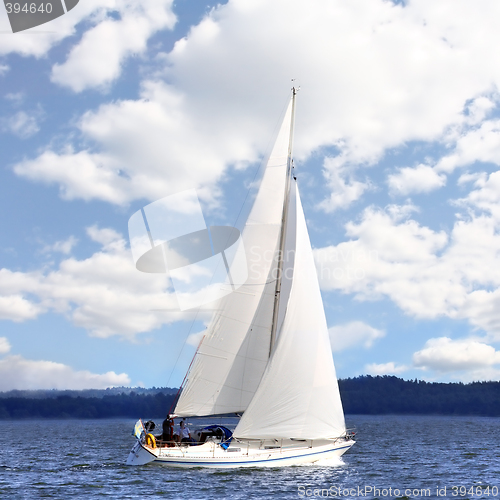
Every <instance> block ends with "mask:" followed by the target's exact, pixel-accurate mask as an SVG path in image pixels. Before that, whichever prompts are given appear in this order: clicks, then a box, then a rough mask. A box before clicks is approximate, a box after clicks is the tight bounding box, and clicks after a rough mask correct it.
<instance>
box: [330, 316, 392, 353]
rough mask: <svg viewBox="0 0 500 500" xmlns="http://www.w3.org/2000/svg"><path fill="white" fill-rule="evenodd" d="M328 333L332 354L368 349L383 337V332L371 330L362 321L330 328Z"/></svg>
mask: <svg viewBox="0 0 500 500" xmlns="http://www.w3.org/2000/svg"><path fill="white" fill-rule="evenodd" d="M328 332H329V334H330V342H331V344H332V351H334V352H338V351H343V350H344V349H350V348H353V347H359V346H363V347H364V348H365V349H369V348H370V347H371V346H372V345H373V343H374V342H375V341H376V340H377V339H380V338H382V337H384V336H385V332H384V331H383V330H378V329H377V328H373V327H372V326H370V325H367V324H366V323H363V322H362V321H351V322H350V323H346V324H344V325H336V326H332V327H330V328H329V329H328Z"/></svg>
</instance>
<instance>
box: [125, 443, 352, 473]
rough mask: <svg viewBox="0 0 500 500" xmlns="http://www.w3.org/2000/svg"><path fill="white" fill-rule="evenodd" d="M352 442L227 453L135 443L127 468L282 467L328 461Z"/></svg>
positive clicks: (256, 446)
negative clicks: (161, 466) (154, 446)
mask: <svg viewBox="0 0 500 500" xmlns="http://www.w3.org/2000/svg"><path fill="white" fill-rule="evenodd" d="M353 444H354V441H352V440H345V439H336V440H322V441H312V442H311V441H309V442H307V443H304V442H300V443H297V442H294V441H291V440H287V442H283V443H282V444H281V443H280V444H279V445H277V444H276V442H275V441H257V442H255V441H251V442H245V443H242V442H240V443H234V444H233V443H231V446H229V448H228V449H227V450H224V449H223V448H221V446H220V445H219V444H218V443H215V442H208V443H204V444H202V445H199V446H191V445H184V444H183V445H181V446H179V445H177V446H175V447H171V448H150V447H149V446H147V445H145V444H142V443H141V442H140V441H137V443H136V444H135V446H134V447H133V448H132V451H131V452H130V454H129V456H128V459H127V465H144V464H147V463H155V464H162V465H168V466H170V467H212V468H224V469H231V468H239V467H282V466H288V465H299V464H308V463H314V462H318V461H319V460H328V459H331V458H335V457H340V456H341V455H343V454H344V453H345V452H346V451H347V450H348V449H349V448H350V447H351V446H352V445H353Z"/></svg>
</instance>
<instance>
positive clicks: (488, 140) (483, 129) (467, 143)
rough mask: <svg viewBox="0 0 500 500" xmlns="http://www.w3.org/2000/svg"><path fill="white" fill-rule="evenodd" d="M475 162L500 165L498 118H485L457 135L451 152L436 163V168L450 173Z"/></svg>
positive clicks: (499, 125) (499, 122)
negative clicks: (476, 125) (475, 125)
mask: <svg viewBox="0 0 500 500" xmlns="http://www.w3.org/2000/svg"><path fill="white" fill-rule="evenodd" d="M475 162H485V163H494V164H496V165H500V120H498V119H492V120H486V121H484V122H482V123H481V124H480V126H478V127H474V128H472V129H468V128H466V129H465V131H464V132H462V133H461V134H459V135H458V137H457V138H456V142H455V148H454V150H453V152H452V153H450V154H449V155H447V156H444V157H443V158H441V160H439V162H438V163H437V164H436V167H435V168H436V170H437V171H441V172H447V173H450V172H452V171H453V170H455V169H456V168H457V167H463V166H467V165H471V164H473V163H475Z"/></svg>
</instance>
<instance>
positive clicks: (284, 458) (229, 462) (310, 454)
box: [154, 445, 352, 465]
mask: <svg viewBox="0 0 500 500" xmlns="http://www.w3.org/2000/svg"><path fill="white" fill-rule="evenodd" d="M351 446H352V445H349V446H342V447H341V448H334V449H332V450H325V451H316V452H314V453H309V454H307V455H294V456H292V457H278V458H268V459H265V460H246V461H244V462H232V461H229V460H227V461H224V462H215V461H210V462H207V461H205V462H188V461H185V460H164V459H160V458H157V459H156V460H154V461H155V462H161V463H166V464H184V465H189V464H193V465H204V464H209V465H219V464H222V465H226V464H231V465H234V464H257V463H260V462H274V461H276V460H292V459H294V458H301V457H312V456H313V455H321V454H323V453H331V452H332V451H338V450H344V449H345V448H350V447H351Z"/></svg>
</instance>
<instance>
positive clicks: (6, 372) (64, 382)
mask: <svg viewBox="0 0 500 500" xmlns="http://www.w3.org/2000/svg"><path fill="white" fill-rule="evenodd" d="M127 385H130V378H129V376H128V375H127V374H126V373H120V374H116V373H115V372H112V371H111V372H107V373H103V374H96V373H91V372H89V371H87V370H81V371H75V370H74V369H73V368H71V367H70V366H67V365H64V364H62V363H55V362H53V361H33V360H29V359H25V358H23V357H21V356H18V355H16V356H7V357H6V358H4V359H1V360H0V391H11V390H13V389H18V390H35V389H72V390H82V389H105V388H107V387H117V386H118V387H119V386H127Z"/></svg>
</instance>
